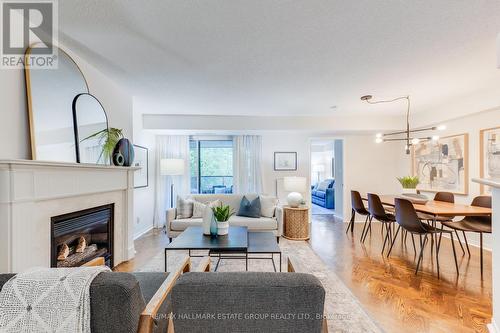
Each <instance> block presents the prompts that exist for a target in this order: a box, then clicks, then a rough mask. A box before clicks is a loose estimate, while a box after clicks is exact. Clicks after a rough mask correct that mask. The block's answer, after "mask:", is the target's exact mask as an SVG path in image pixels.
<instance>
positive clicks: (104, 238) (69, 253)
mask: <svg viewBox="0 0 500 333" xmlns="http://www.w3.org/2000/svg"><path fill="white" fill-rule="evenodd" d="M113 221H114V204H109V205H104V206H99V207H94V208H89V209H85V210H81V211H78V212H72V213H69V214H64V215H59V216H54V217H52V218H51V267H78V266H81V265H83V264H85V263H86V262H89V261H91V260H92V259H95V258H97V257H103V258H104V261H105V262H106V265H107V266H108V267H110V268H112V267H113ZM83 239H84V241H83ZM79 243H84V244H85V245H84V246H79ZM80 245H81V244H80ZM64 250H65V251H64ZM61 252H65V253H64V255H62V256H61Z"/></svg>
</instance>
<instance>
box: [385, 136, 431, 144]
mask: <svg viewBox="0 0 500 333" xmlns="http://www.w3.org/2000/svg"><path fill="white" fill-rule="evenodd" d="M413 139H415V138H409V140H408V138H387V139H383V141H384V142H387V141H410V144H411V140H413ZM417 139H419V140H420V141H426V140H432V137H430V136H426V137H423V138H417Z"/></svg>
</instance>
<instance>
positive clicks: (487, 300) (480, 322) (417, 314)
mask: <svg viewBox="0 0 500 333" xmlns="http://www.w3.org/2000/svg"><path fill="white" fill-rule="evenodd" d="M346 227H347V224H344V223H343V222H342V221H339V220H337V219H335V218H333V217H332V216H329V215H315V216H314V217H313V222H312V225H311V240H310V244H311V247H312V248H313V249H314V250H315V252H316V253H317V254H318V255H319V256H320V257H321V258H322V259H323V261H324V262H325V263H326V264H327V265H328V266H329V267H331V269H332V270H333V271H334V272H335V273H336V274H337V275H338V276H339V277H340V279H342V281H343V282H344V283H345V284H346V285H347V286H348V287H349V288H350V289H351V291H352V293H353V294H354V295H355V296H356V297H357V298H358V299H359V301H360V303H361V304H362V305H363V307H364V308H365V309H366V311H367V312H368V313H369V314H370V316H371V317H372V318H373V319H374V320H376V321H377V322H378V323H379V325H380V326H381V327H382V328H383V329H384V330H385V331H387V332H487V329H486V324H487V323H489V322H490V318H491V315H492V314H491V311H492V309H491V254H490V252H489V251H485V252H484V254H485V256H484V263H485V271H484V281H483V282H481V276H480V271H479V249H478V248H476V247H473V246H472V247H471V252H472V257H471V258H470V259H469V258H468V256H467V255H462V250H461V249H460V246H459V244H458V242H456V243H455V247H456V249H457V255H458V260H459V268H460V276H459V277H458V279H457V277H456V273H455V265H454V261H453V253H452V250H451V245H450V244H451V242H450V240H449V239H443V241H442V245H441V251H440V256H439V262H440V272H441V279H438V278H437V274H436V267H435V256H434V257H431V256H430V251H429V250H428V251H426V252H425V254H424V259H423V269H422V270H421V271H420V272H419V273H418V275H414V270H415V265H416V258H415V256H414V252H413V246H412V244H411V239H410V238H409V237H408V239H407V246H406V247H405V246H403V245H402V242H401V240H400V238H399V239H398V241H397V242H396V244H395V245H394V249H393V251H392V254H391V257H390V258H389V259H387V258H386V256H385V255H384V256H382V254H381V253H380V251H381V249H382V243H383V242H382V237H381V233H380V223H374V224H373V227H372V232H371V235H370V234H369V235H368V237H367V238H366V242H365V244H364V245H363V244H361V243H360V241H359V237H360V235H361V230H362V228H363V225H362V224H360V223H356V224H355V228H354V234H353V235H351V234H350V233H349V234H348V235H346V234H345V228H346ZM165 244H168V238H167V237H166V235H165V234H164V233H163V232H161V231H158V230H156V231H151V232H149V233H147V234H146V235H144V236H143V237H141V238H140V239H138V240H136V242H135V248H136V251H137V254H136V257H135V258H134V260H131V261H129V262H127V263H123V264H121V265H119V266H118V267H117V268H116V269H115V270H117V271H133V270H135V269H137V268H139V267H141V266H142V265H144V264H145V263H146V262H147V261H148V260H149V259H150V258H151V257H152V256H154V255H156V254H157V253H158V252H160V251H161V250H162V249H163V247H164V245H165Z"/></svg>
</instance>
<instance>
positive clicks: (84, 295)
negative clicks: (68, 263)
mask: <svg viewBox="0 0 500 333" xmlns="http://www.w3.org/2000/svg"><path fill="white" fill-rule="evenodd" d="M105 271H109V268H108V267H104V266H102V267H78V268H33V269H30V270H28V271H26V272H24V273H20V274H17V275H16V276H15V277H13V278H12V279H10V280H9V281H8V282H7V283H6V284H5V285H4V286H3V288H2V291H1V292H0V332H2V333H4V332H5V333H10V332H12V333H13V332H80V333H90V284H91V283H92V281H93V280H94V278H95V277H96V276H97V275H98V274H99V273H101V272H105Z"/></svg>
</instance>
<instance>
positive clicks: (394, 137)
mask: <svg viewBox="0 0 500 333" xmlns="http://www.w3.org/2000/svg"><path fill="white" fill-rule="evenodd" d="M372 99H373V96H372V95H364V96H361V100H362V101H364V102H367V103H368V104H381V103H392V102H396V101H399V100H406V104H407V108H406V129H405V130H402V131H397V132H391V133H377V135H376V137H375V142H376V143H382V142H391V141H404V142H405V152H406V154H410V148H411V146H412V145H417V144H419V143H420V142H421V141H428V140H433V141H438V140H439V136H438V135H432V136H420V137H419V136H418V134H420V133H421V132H428V131H436V130H444V129H446V126H444V125H441V126H432V127H425V128H416V129H411V128H410V96H401V97H397V98H394V99H390V100H380V101H372Z"/></svg>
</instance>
